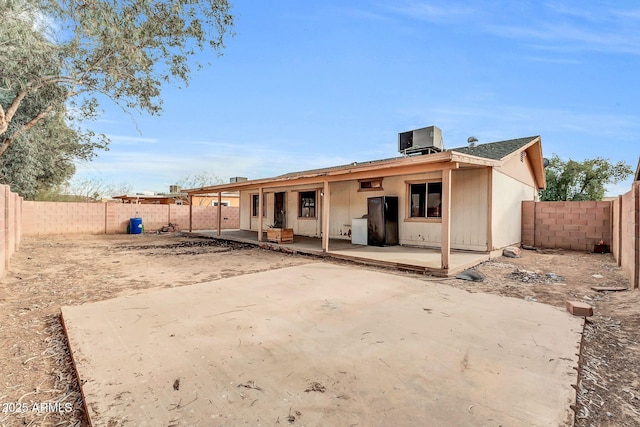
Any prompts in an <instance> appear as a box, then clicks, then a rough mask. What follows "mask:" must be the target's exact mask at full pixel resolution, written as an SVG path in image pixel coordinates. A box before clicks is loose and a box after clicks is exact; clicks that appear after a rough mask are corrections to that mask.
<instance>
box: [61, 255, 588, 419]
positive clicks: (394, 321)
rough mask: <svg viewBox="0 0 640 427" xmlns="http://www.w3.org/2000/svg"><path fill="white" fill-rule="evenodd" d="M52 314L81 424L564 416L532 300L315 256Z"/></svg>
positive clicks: (562, 341)
mask: <svg viewBox="0 0 640 427" xmlns="http://www.w3.org/2000/svg"><path fill="white" fill-rule="evenodd" d="M62 315H63V320H64V325H65V328H66V331H67V335H68V337H69V344H70V347H71V351H72V355H73V360H74V363H75V365H76V369H77V371H78V375H79V378H80V381H81V384H82V391H83V394H84V398H85V402H86V406H87V410H88V414H89V417H90V419H91V423H92V425H94V426H102V425H108V426H125V425H131V426H197V425H201V426H205V425H206V426H217V425H221V426H222V425H225V426H226V425H234V426H235V425H268V426H273V425H306V426H317V425H336V426H337V425H360V426H365V425H366V426H388V425H395V426H409V425H411V426H414V425H425V424H426V425H478V426H479V425H496V426H497V425H509V426H518V425H520V426H549V425H562V424H563V423H565V422H566V423H567V425H571V419H572V413H571V411H570V409H569V405H570V404H571V403H572V402H573V401H574V400H575V392H574V390H573V389H572V388H571V384H575V382H576V371H575V370H574V369H573V368H574V367H575V366H576V365H577V356H576V353H577V352H578V345H579V339H580V332H581V330H582V321H581V319H578V318H574V317H573V316H571V315H570V314H568V313H566V312H565V311H563V310H560V309H556V308H553V307H550V306H547V305H543V304H538V303H533V302H527V301H524V300H517V299H512V298H504V297H498V296H494V295H487V294H479V293H478V294H471V293H467V292H465V291H461V290H458V289H456V288H453V287H449V286H445V285H442V284H437V283H430V282H426V281H424V280H420V279H418V278H415V277H409V276H401V275H395V274H387V273H382V272H377V271H367V270H361V269H356V268H349V267H345V266H337V265H333V264H329V263H322V262H318V263H311V264H307V265H304V266H299V267H290V268H284V269H279V270H271V271H268V272H263V273H256V274H248V275H243V276H237V277H233V278H228V279H222V280H218V281H215V282H209V283H201V284H197V285H191V286H183V287H176V288H170V289H165V290H160V291H155V292H151V293H145V294H139V295H133V296H127V297H122V298H118V299H114V300H108V301H102V302H98V303H92V304H87V305H81V306H73V307H63V308H62Z"/></svg>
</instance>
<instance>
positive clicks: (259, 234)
mask: <svg viewBox="0 0 640 427" xmlns="http://www.w3.org/2000/svg"><path fill="white" fill-rule="evenodd" d="M263 197H264V192H263V188H262V187H260V191H259V192H258V242H262V215H264V213H263V209H262V198H263Z"/></svg>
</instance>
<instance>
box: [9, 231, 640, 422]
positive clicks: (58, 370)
mask: <svg viewBox="0 0 640 427" xmlns="http://www.w3.org/2000/svg"><path fill="white" fill-rule="evenodd" d="M309 261H310V258H308V257H306V256H300V255H298V256H292V255H287V254H283V253H278V252H271V251H264V250H260V249H256V248H253V247H248V246H243V245H235V244H224V243H217V242H215V241H213V240H206V239H197V238H189V237H185V236H181V235H179V234H169V235H155V234H147V235H136V236H128V235H116V236H66V237H62V236H61V237H46V238H25V239H23V242H22V245H21V248H20V251H19V252H18V253H16V254H15V256H14V258H13V259H12V262H11V267H10V269H9V271H8V272H7V273H6V274H5V276H4V277H3V279H2V280H1V281H0V372H1V373H2V380H0V384H2V386H1V387H0V404H1V405H2V407H1V408H0V426H17V425H20V426H29V425H31V426H40V425H50V426H85V425H87V423H86V420H85V419H84V412H83V404H82V399H81V396H80V392H79V386H78V383H77V380H76V376H75V373H74V370H73V366H72V364H71V359H70V355H69V351H68V347H67V343H66V339H65V336H64V333H63V330H62V325H61V323H60V317H59V314H60V307H61V306H63V305H75V304H82V303H86V302H94V301H100V300H104V299H109V298H114V297H118V296H122V295H131V294H135V293H140V292H143V291H146V290H149V289H153V288H155V289H160V288H168V287H175V286H183V285H190V284H194V283H201V282H207V281H213V280H217V279H220V278H224V277H231V276H236V275H241V274H246V273H250V272H258V271H265V270H271V269H277V268H282V267H286V266H294V265H301V264H305V263H308V262H309ZM354 268H368V267H360V266H358V267H354ZM477 269H478V270H479V271H481V272H482V273H483V274H485V275H486V279H485V281H484V282H466V281H461V280H456V279H432V278H429V277H423V276H420V277H423V278H424V280H429V281H438V282H441V283H442V285H443V286H454V287H457V288H463V289H466V290H468V291H470V292H487V293H493V294H499V295H504V296H509V297H514V298H521V299H526V300H528V301H531V302H532V303H536V302H537V303H544V304H551V305H554V306H559V307H564V304H565V301H566V300H567V299H574V300H581V301H585V302H588V303H590V304H592V305H593V306H594V307H595V316H594V317H593V318H591V319H590V321H589V322H588V323H587V325H586V327H585V333H584V339H583V347H582V364H581V365H582V366H581V369H580V371H579V378H580V380H579V384H578V393H577V394H578V399H577V402H576V407H575V409H576V414H577V416H576V425H577V426H640V378H639V373H640V347H639V346H638V343H639V342H640V318H639V317H638V304H639V302H640V292H638V291H637V290H636V291H626V292H608V293H602V292H596V291H593V290H591V286H596V285H597V286H609V285H616V286H620V285H626V284H627V282H626V281H625V280H624V278H623V277H622V275H621V274H620V270H619V269H618V268H617V267H616V266H615V263H614V262H613V259H612V257H611V256H610V255H602V254H584V253H574V252H564V251H555V250H554V251H541V252H536V251H523V253H522V258H519V259H513V258H498V259H496V260H493V261H490V262H486V263H484V264H482V265H480V266H478V268H477ZM398 274H403V275H405V274H407V273H400V272H399V273H398ZM497 309H499V308H497Z"/></svg>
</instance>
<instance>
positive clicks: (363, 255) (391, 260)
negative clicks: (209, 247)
mask: <svg viewBox="0 0 640 427" xmlns="http://www.w3.org/2000/svg"><path fill="white" fill-rule="evenodd" d="M192 234H193V235H199V236H204V237H207V238H214V239H221V240H226V241H231V242H238V243H247V244H251V245H256V246H258V247H263V248H267V249H276V250H283V251H291V252H295V253H301V254H309V255H315V256H323V257H329V258H335V259H342V260H346V261H352V262H357V263H361V264H367V265H375V266H381V267H391V268H397V269H401V270H407V271H415V272H419V273H424V274H430V275H433V276H440V277H447V276H453V275H456V274H458V273H459V272H460V271H462V270H464V269H467V268H469V267H473V266H475V265H478V264H480V263H481V262H484V261H486V260H488V259H489V257H490V254H489V253H480V252H470V251H455V250H453V251H451V255H450V258H449V268H448V269H443V268H441V252H440V248H433V249H429V248H417V247H410V246H398V245H396V246H365V245H354V244H351V242H350V241H348V240H343V239H329V248H328V250H326V251H323V248H322V239H321V238H314V237H306V236H298V235H296V236H295V237H294V240H293V243H287V244H277V243H271V242H267V237H266V232H265V233H263V238H262V241H259V240H258V232H257V231H249V230H222V231H220V232H219V231H218V230H199V231H194V232H193V233H192Z"/></svg>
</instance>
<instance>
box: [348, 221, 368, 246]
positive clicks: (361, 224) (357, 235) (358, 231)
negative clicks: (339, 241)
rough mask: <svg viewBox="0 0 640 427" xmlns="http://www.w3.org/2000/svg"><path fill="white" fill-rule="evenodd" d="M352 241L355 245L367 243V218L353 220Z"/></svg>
mask: <svg viewBox="0 0 640 427" xmlns="http://www.w3.org/2000/svg"><path fill="white" fill-rule="evenodd" d="M351 243H352V244H354V245H366V244H367V218H354V219H352V220H351Z"/></svg>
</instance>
